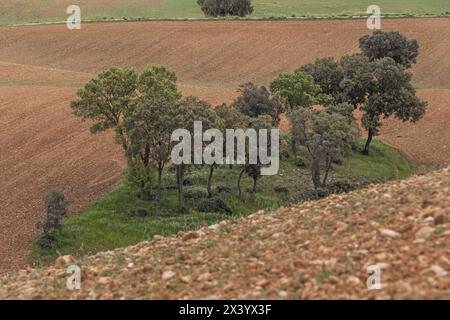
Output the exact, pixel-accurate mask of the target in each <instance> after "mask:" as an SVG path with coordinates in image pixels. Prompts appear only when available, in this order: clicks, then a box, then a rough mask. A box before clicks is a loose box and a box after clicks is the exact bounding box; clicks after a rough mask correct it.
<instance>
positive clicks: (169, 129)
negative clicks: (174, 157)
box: [71, 65, 281, 212]
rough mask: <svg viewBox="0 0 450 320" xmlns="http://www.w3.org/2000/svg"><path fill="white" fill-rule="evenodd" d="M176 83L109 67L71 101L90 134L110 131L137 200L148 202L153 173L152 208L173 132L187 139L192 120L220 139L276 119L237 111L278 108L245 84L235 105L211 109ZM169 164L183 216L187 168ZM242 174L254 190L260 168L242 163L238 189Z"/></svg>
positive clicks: (158, 70)
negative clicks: (124, 160) (173, 170)
mask: <svg viewBox="0 0 450 320" xmlns="http://www.w3.org/2000/svg"><path fill="white" fill-rule="evenodd" d="M176 82H177V77H176V74H175V73H174V72H172V71H170V70H168V69H166V68H165V67H163V66H154V65H150V66H147V67H146V68H145V69H144V70H143V72H142V73H141V74H138V73H137V72H136V70H134V69H121V68H116V67H113V68H111V69H109V70H107V71H105V72H102V73H101V74H99V76H98V77H97V78H96V79H93V80H91V81H90V82H89V83H87V84H86V85H85V87H84V88H82V89H80V90H79V91H78V93H77V95H78V99H77V100H75V101H72V103H71V108H72V110H73V112H74V114H75V115H77V116H78V117H80V118H82V119H83V120H86V119H89V120H91V121H92V126H91V132H93V133H96V132H100V131H104V130H107V129H114V130H115V133H116V142H117V143H119V144H121V145H122V147H123V150H124V153H125V155H126V158H127V161H128V166H127V169H126V172H125V177H126V179H127V181H128V182H129V183H130V184H132V185H134V186H136V187H137V188H138V189H139V192H140V198H141V199H143V200H150V198H151V193H152V190H153V188H154V185H155V181H154V180H155V179H154V178H155V175H156V190H155V197H154V200H155V205H156V207H157V208H158V209H159V208H161V196H162V177H163V174H164V170H165V168H166V166H167V165H168V164H169V163H170V161H171V159H170V156H171V153H172V149H173V148H174V147H175V144H176V143H174V142H173V141H172V139H171V137H172V133H173V132H174V131H175V130H176V129H179V128H183V129H187V130H189V132H191V134H192V135H193V134H194V121H201V122H202V126H203V130H208V129H211V128H215V129H218V130H220V131H222V132H223V134H224V135H225V129H238V128H248V127H253V128H261V127H262V126H264V128H271V126H272V123H273V122H274V121H278V120H277V119H278V115H273V117H268V116H264V115H260V113H261V112H257V113H256V114H251V112H250V113H249V114H250V115H245V114H243V113H242V112H241V111H239V110H240V108H242V110H247V109H246V108H247V107H246V105H247V104H252V103H253V99H254V98H255V99H259V100H260V102H259V103H260V104H258V108H259V107H263V106H264V105H265V101H264V99H267V101H269V102H270V104H269V107H264V110H265V112H263V113H266V112H267V113H270V112H271V108H272V106H277V108H281V107H280V106H279V105H278V104H279V103H280V102H279V101H278V100H277V99H276V98H274V97H270V96H269V95H267V94H266V92H263V91H261V89H260V88H256V87H251V86H250V87H246V86H244V87H243V88H242V90H241V96H240V97H239V98H238V99H237V100H236V102H235V104H233V106H236V107H233V106H231V107H230V106H227V105H222V106H217V107H216V108H213V107H212V106H211V105H210V104H209V103H207V102H206V101H203V100H201V99H199V98H197V97H193V96H189V97H183V96H182V95H181V93H180V92H179V90H178V88H177V83H176ZM204 147H206V145H205V146H204ZM192 150H194V148H193V149H192ZM183 156H185V155H183ZM187 156H189V157H190V155H187ZM217 165H218V164H217V163H214V164H213V165H211V167H210V170H209V176H208V184H207V190H208V196H209V197H213V192H212V187H211V186H212V179H213V174H214V169H215V167H216V166H217ZM174 166H175V167H176V180H177V186H178V198H179V211H180V212H185V210H186V209H185V205H184V191H183V189H184V185H185V183H184V182H185V172H186V169H187V166H188V165H186V164H177V165H174ZM244 173H247V174H248V175H249V176H250V177H252V178H253V180H254V190H255V191H256V184H257V180H258V179H259V177H260V166H258V165H242V173H241V175H240V178H239V181H238V188H239V189H240V183H241V178H242V175H243V174H244ZM239 193H240V194H241V192H239Z"/></svg>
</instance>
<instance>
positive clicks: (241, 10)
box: [197, 0, 253, 17]
mask: <svg viewBox="0 0 450 320" xmlns="http://www.w3.org/2000/svg"><path fill="white" fill-rule="evenodd" d="M197 4H198V5H199V6H200V8H201V10H202V11H203V13H204V14H205V16H211V17H225V16H238V17H245V16H247V15H249V14H251V13H253V6H252V2H251V0H197Z"/></svg>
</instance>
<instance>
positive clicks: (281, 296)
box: [278, 290, 287, 298]
mask: <svg viewBox="0 0 450 320" xmlns="http://www.w3.org/2000/svg"><path fill="white" fill-rule="evenodd" d="M278 296H279V297H280V298H286V297H287V292H286V291H284V290H281V291H278Z"/></svg>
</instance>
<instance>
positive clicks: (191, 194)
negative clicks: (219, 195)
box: [184, 186, 208, 200]
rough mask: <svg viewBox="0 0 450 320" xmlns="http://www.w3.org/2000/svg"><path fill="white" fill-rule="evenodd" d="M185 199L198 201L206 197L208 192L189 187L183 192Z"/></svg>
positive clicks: (199, 188)
mask: <svg viewBox="0 0 450 320" xmlns="http://www.w3.org/2000/svg"><path fill="white" fill-rule="evenodd" d="M184 196H185V197H186V199H193V200H200V199H204V198H207V197H208V190H206V188H204V187H200V186H189V187H187V188H185V190H184Z"/></svg>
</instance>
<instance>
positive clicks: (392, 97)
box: [361, 58, 427, 154]
mask: <svg viewBox="0 0 450 320" xmlns="http://www.w3.org/2000/svg"><path fill="white" fill-rule="evenodd" d="M373 68H374V71H373V77H374V80H373V86H372V87H371V89H370V91H369V94H368V98H367V102H366V103H365V104H364V105H363V106H362V107H361V110H362V111H363V117H362V123H363V125H364V127H365V128H366V129H367V130H368V132H369V138H368V140H367V143H366V146H365V147H364V154H368V153H369V146H370V142H371V139H372V137H373V136H374V135H377V134H378V131H379V128H380V127H381V117H384V118H388V117H390V116H392V115H394V116H395V117H396V118H397V119H399V120H402V121H404V122H405V121H412V122H416V121H418V120H419V119H420V118H421V117H422V116H423V115H424V114H425V112H426V107H427V103H426V102H424V101H421V100H420V99H419V98H418V97H417V96H416V91H415V89H414V87H413V86H412V85H411V74H410V73H408V72H407V71H406V70H405V68H404V67H402V66H401V65H400V64H397V63H396V62H395V61H394V60H393V59H391V58H383V59H380V60H376V61H375V62H374V63H373Z"/></svg>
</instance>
